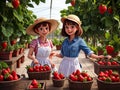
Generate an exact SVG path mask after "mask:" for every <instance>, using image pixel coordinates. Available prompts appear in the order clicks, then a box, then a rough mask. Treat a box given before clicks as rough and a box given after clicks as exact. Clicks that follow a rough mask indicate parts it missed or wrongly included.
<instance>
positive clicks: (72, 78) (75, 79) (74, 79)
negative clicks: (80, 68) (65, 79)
mask: <svg viewBox="0 0 120 90" xmlns="http://www.w3.org/2000/svg"><path fill="white" fill-rule="evenodd" d="M69 78H70V79H71V80H72V81H77V80H78V79H77V77H76V76H74V75H73V74H70V76H69Z"/></svg>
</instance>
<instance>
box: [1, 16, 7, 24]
mask: <svg viewBox="0 0 120 90" xmlns="http://www.w3.org/2000/svg"><path fill="white" fill-rule="evenodd" d="M0 15H1V14H0ZM1 17H2V18H3V21H4V22H6V21H7V17H5V16H3V15H1Z"/></svg>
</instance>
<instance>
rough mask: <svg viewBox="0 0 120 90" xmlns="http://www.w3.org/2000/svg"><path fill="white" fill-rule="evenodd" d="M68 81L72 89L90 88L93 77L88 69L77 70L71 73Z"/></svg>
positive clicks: (84, 89)
mask: <svg viewBox="0 0 120 90" xmlns="http://www.w3.org/2000/svg"><path fill="white" fill-rule="evenodd" d="M68 81H69V89H70V90H90V89H91V86H92V83H93V78H92V77H91V76H90V75H89V74H88V73H87V72H86V71H82V72H80V70H76V71H75V72H73V73H72V74H70V75H69V78H68Z"/></svg>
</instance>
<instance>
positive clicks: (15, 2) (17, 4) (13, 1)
mask: <svg viewBox="0 0 120 90" xmlns="http://www.w3.org/2000/svg"><path fill="white" fill-rule="evenodd" d="M12 5H13V7H14V8H15V9H16V8H18V7H19V5H20V1H19V0H12Z"/></svg>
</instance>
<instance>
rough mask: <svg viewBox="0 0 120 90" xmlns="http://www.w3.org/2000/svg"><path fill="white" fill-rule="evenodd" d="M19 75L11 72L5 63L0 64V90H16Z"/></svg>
mask: <svg viewBox="0 0 120 90" xmlns="http://www.w3.org/2000/svg"><path fill="white" fill-rule="evenodd" d="M20 80H21V77H20V75H18V74H17V73H16V71H14V70H11V69H10V68H9V67H8V65H7V64H6V63H5V62H0V90H8V89H9V90H17V89H18V85H19V82H20Z"/></svg>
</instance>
